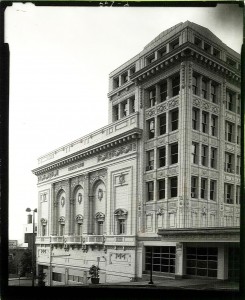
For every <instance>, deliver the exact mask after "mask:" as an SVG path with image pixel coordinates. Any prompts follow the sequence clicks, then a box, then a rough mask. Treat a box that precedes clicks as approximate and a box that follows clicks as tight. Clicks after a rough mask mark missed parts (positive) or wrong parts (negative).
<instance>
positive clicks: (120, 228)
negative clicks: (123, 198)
mask: <svg viewBox="0 0 245 300" xmlns="http://www.w3.org/2000/svg"><path fill="white" fill-rule="evenodd" d="M125 232H126V231H125V219H119V220H118V234H125Z"/></svg>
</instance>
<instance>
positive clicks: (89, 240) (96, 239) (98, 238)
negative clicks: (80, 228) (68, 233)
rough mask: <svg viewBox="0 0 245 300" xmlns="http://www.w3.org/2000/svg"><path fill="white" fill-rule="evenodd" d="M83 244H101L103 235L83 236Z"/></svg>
mask: <svg viewBox="0 0 245 300" xmlns="http://www.w3.org/2000/svg"><path fill="white" fill-rule="evenodd" d="M84 239H85V241H84V244H85V245H103V244H104V236H103V235H87V236H85V238H84Z"/></svg>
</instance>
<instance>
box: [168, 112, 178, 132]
mask: <svg viewBox="0 0 245 300" xmlns="http://www.w3.org/2000/svg"><path fill="white" fill-rule="evenodd" d="M170 118H171V131H174V130H177V129H178V123H179V110H178V109H176V110H172V111H171V112H170Z"/></svg>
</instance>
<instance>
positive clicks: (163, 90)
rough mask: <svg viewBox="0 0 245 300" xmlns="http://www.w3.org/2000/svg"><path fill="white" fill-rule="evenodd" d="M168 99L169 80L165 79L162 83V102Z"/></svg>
mask: <svg viewBox="0 0 245 300" xmlns="http://www.w3.org/2000/svg"><path fill="white" fill-rule="evenodd" d="M166 99H167V81H166V80H165V81H163V82H162V83H161V84H160V102H164V101H166Z"/></svg>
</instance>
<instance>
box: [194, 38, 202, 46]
mask: <svg viewBox="0 0 245 300" xmlns="http://www.w3.org/2000/svg"><path fill="white" fill-rule="evenodd" d="M194 44H195V45H196V46H198V47H202V40H201V39H199V38H197V37H196V36H195V37H194Z"/></svg>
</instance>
